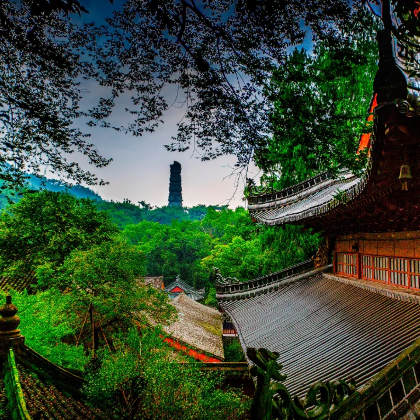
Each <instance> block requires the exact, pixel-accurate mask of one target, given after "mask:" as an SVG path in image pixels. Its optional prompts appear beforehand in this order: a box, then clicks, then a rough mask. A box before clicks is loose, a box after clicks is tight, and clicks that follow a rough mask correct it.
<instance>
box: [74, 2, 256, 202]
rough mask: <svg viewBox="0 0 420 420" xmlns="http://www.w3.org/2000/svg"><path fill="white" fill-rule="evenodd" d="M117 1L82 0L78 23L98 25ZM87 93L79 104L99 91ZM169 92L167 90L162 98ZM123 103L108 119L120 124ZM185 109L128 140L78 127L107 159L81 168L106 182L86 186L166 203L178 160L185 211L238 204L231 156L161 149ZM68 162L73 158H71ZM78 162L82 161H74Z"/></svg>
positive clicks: (240, 184) (110, 195) (109, 196)
mask: <svg viewBox="0 0 420 420" xmlns="http://www.w3.org/2000/svg"><path fill="white" fill-rule="evenodd" d="M120 3H121V1H115V2H114V5H111V4H110V3H108V2H104V1H100V2H98V1H93V0H85V1H83V2H82V4H83V5H84V6H85V7H86V8H87V10H88V11H89V15H87V16H86V15H85V16H82V18H83V20H84V21H85V22H86V21H92V20H94V21H95V22H96V23H101V21H102V20H103V18H104V16H106V15H107V14H110V13H111V11H112V10H113V8H115V7H118V6H119V4H120ZM84 88H85V89H86V90H87V91H88V93H87V95H86V98H85V100H84V101H85V102H84V104H83V103H82V106H88V105H94V104H95V102H96V100H97V99H98V98H99V96H100V94H101V93H103V92H101V90H100V88H99V87H98V86H97V85H95V84H90V85H87V86H84ZM170 94H171V93H170V92H168V95H170ZM128 105H129V99H128V95H127V97H126V98H121V99H120V100H119V101H118V102H117V104H116V107H115V110H114V112H113V115H112V118H111V121H112V122H113V123H114V124H116V125H117V126H118V125H125V124H126V121H127V113H126V112H125V111H124V108H125V107H126V106H128ZM184 113H185V108H183V109H182V108H178V109H176V108H172V109H171V110H170V111H169V112H168V113H167V114H166V115H165V116H164V118H163V119H164V124H162V125H160V126H159V127H158V128H157V130H156V131H155V132H154V133H146V134H144V135H143V136H142V137H133V136H132V135H131V134H124V133H121V132H117V131H115V130H112V129H109V128H108V129H101V128H83V127H82V126H80V127H81V128H83V131H86V132H89V133H91V138H90V141H91V142H92V143H93V144H94V145H95V146H96V147H97V148H98V150H99V151H100V153H101V154H102V155H103V156H104V157H107V158H112V159H113V161H112V162H111V163H110V164H109V165H108V166H107V167H105V168H102V169H96V168H95V170H93V168H92V169H91V168H89V167H88V166H87V165H84V168H85V169H89V170H91V171H92V172H94V173H95V174H96V175H97V176H98V177H99V178H102V179H103V180H104V181H107V182H109V185H105V186H93V187H91V188H92V189H93V190H94V191H95V192H97V193H98V194H99V195H101V197H102V198H104V199H105V200H114V201H122V200H123V199H124V198H128V199H130V200H131V201H132V202H133V203H137V202H139V201H145V202H147V203H150V204H152V205H155V206H164V205H167V203H168V195H169V171H170V169H169V165H170V164H172V163H173V162H174V161H178V162H179V163H180V164H181V165H182V173H181V175H182V195H183V204H184V206H185V207H192V206H195V205H198V204H205V205H219V204H220V205H223V204H228V205H229V207H231V208H235V207H237V206H244V205H245V202H244V201H243V200H242V196H243V194H242V193H243V189H244V187H245V185H244V176H245V174H244V173H243V174H242V176H240V177H238V176H237V172H236V171H235V167H234V165H235V163H236V157H235V156H223V157H220V158H218V159H216V160H212V161H205V162H202V161H201V160H200V155H199V154H198V153H192V152H191V151H189V150H188V151H186V152H182V153H178V152H172V153H171V152H168V151H167V150H166V149H165V148H164V145H165V144H168V143H171V137H172V136H174V135H175V134H176V130H177V127H176V124H177V122H179V121H180V120H181V119H182V116H183V114H184ZM72 158H73V159H74V155H72ZM80 162H81V163H82V164H83V159H80ZM257 173H258V170H257V168H255V167H254V166H252V167H250V168H249V172H248V174H247V176H248V177H254V176H256V175H257Z"/></svg>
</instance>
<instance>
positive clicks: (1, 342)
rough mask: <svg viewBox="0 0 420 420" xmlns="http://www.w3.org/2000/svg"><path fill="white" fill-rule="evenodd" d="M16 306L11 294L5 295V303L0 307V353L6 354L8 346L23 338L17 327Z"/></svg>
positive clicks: (21, 340)
mask: <svg viewBox="0 0 420 420" xmlns="http://www.w3.org/2000/svg"><path fill="white" fill-rule="evenodd" d="M17 311H18V308H17V307H16V306H15V305H13V303H12V296H10V295H7V296H6V303H5V304H4V305H3V306H2V307H1V308H0V315H1V317H0V355H1V354H3V355H4V354H6V353H7V351H8V350H9V348H10V347H12V346H16V345H20V344H23V342H24V340H25V338H24V337H23V335H21V334H20V330H18V329H17V327H18V326H19V324H20V318H19V317H18V316H17V315H16V313H17Z"/></svg>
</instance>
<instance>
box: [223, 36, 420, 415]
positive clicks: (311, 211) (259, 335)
mask: <svg viewBox="0 0 420 420" xmlns="http://www.w3.org/2000/svg"><path fill="white" fill-rule="evenodd" d="M382 32H384V31H382ZM381 36H383V33H382V34H381V33H380V34H379V36H378V38H379V40H380V39H381ZM379 47H380V63H379V66H380V70H379V71H378V75H377V77H376V79H375V84H374V88H375V98H374V101H373V106H374V132H373V135H372V136H370V137H369V136H368V138H367V139H366V136H364V137H362V139H361V143H362V142H363V145H362V144H361V147H362V146H363V147H364V146H367V147H368V148H369V162H368V165H367V168H366V170H365V172H364V174H363V176H360V177H358V176H356V175H354V174H352V173H351V172H349V171H346V170H343V171H342V172H341V173H340V174H339V176H338V177H335V178H334V177H332V176H330V175H329V174H328V173H322V174H320V175H318V176H315V177H313V178H311V179H308V180H307V181H305V182H301V183H299V184H297V185H295V186H293V187H291V188H286V189H284V190H281V191H277V192H273V193H270V194H255V195H252V196H251V197H250V198H249V200H248V209H249V212H250V215H251V217H252V218H253V219H254V220H255V221H256V222H259V223H264V224H267V225H271V226H281V225H284V224H286V223H289V224H298V225H303V226H304V227H305V228H312V229H313V230H314V231H315V232H324V244H323V246H322V247H320V249H319V250H318V252H317V254H316V256H315V257H314V258H313V259H312V260H309V261H305V262H303V263H301V264H299V265H296V266H294V267H290V268H288V269H286V270H283V271H280V272H277V273H273V274H271V275H268V276H265V277H260V278H257V279H254V280H250V281H247V282H245V283H239V282H235V283H229V282H227V281H224V279H223V278H221V277H220V276H219V278H218V286H217V298H218V301H219V305H220V307H221V308H222V310H223V311H225V312H226V313H227V314H228V316H229V317H230V318H231V320H232V322H233V324H234V326H235V328H236V330H237V332H238V335H239V339H240V342H241V345H242V347H243V349H244V352H245V353H247V360H248V362H249V364H250V365H251V366H254V367H255V369H257V366H258V368H260V367H261V366H262V365H261V366H260V364H258V363H257V364H256V361H257V359H256V358H255V350H253V349H258V348H264V349H268V350H269V351H270V352H272V353H271V356H270V357H278V359H277V361H278V362H279V363H281V364H282V365H283V370H282V374H285V375H286V378H285V379H284V381H282V382H283V384H282V386H283V385H284V386H285V387H287V392H288V393H290V395H289V394H287V392H286V391H284V392H283V391H282V392H283V393H280V397H279V398H285V399H284V401H286V400H287V398H288V397H287V398H286V397H285V395H286V394H287V395H289V396H293V395H297V396H298V397H299V398H302V397H304V396H305V395H307V399H306V400H300V402H296V401H298V400H293V401H294V402H290V401H292V400H290V401H289V400H287V401H288V402H287V403H286V402H284V404H283V406H282V407H286V406H287V407H288V408H287V409H288V410H289V409H290V410H292V408H291V407H292V406H293V404H295V405H294V406H293V407H294V408H293V410H295V411H294V412H295V413H298V412H301V414H299V415H300V416H301V417H299V416H297V415H296V417H293V418H299V419H300V418H325V419H326V418H330V419H349V420H350V419H355V420H356V419H357V420H359V419H364V420H376V419H378V420H385V419H386V420H388V419H400V418H404V419H414V418H420V409H419V407H420V403H419V400H420V194H419V192H420V166H419V162H420V100H419V97H418V92H417V91H416V89H410V86H408V95H407V85H405V86H404V81H405V79H404V76H402V78H401V75H402V73H401V72H400V71H399V70H395V61H394V60H393V57H392V56H391V57H390V56H389V50H388V51H384V48H383V45H382V46H381V43H380V44H379ZM387 54H388V56H387ZM384 57H385V58H384ZM381 63H382V64H381ZM384 63H385V64H384ZM387 66H388V67H387ZM393 66H394V67H393ZM389 67H393V69H392V72H390V74H392V75H393V77H388V78H387V77H384V69H385V70H387V71H388V70H389ZM398 72H400V74H398ZM395 75H396V76H395ZM403 79H404V81H403ZM416 92H417V93H416ZM250 349H251V350H250ZM267 354H268V353H267ZM273 355H274V356H273ZM265 362H266V361H265ZM265 362H264V363H265ZM267 365H268V364H267ZM251 372H252V371H251ZM336 380H340V381H344V382H337V381H336ZM353 380H354V381H355V385H354V382H353ZM319 381H322V382H323V383H324V384H326V385H325V386H324V389H326V390H328V389H329V390H330V391H331V394H334V392H335V391H334V390H337V388H334V387H337V386H341V385H337V384H344V383H351V384H353V385H352V386H350V387H347V388H346V387H345V386H344V385H343V387H344V388H343V389H348V390H350V391H351V392H350V391H349V392H348V395H345V393H344V392H342V391H340V392H341V393H339V394H334V395H336V398H335V399H334V398H332V399H331V402H330V404H331V406H330V408H329V409H328V410H329V411H327V412H325V411H324V412H323V413H324V414H322V416H321V415H320V416H318V417H316V416H315V415H314V416H308V417H304V415H303V414H302V413H303V412H305V413H306V412H309V411H311V410H314V408H313V406H314V405H315V407H316V406H317V405H318V404H319V405H321V403H320V402H319V401H318V402H316V401H315V400H313V399H312V400H311V398H310V397H309V395H311V392H313V391H314V390H317V389H318V390H319V389H320V387H322V386H321V385H319V384H320V382H319ZM331 381H336V382H331ZM313 384H315V385H313ZM331 384H335V385H331ZM282 389H283V388H282ZM309 390H311V391H310V392H309V394H308V391H309ZM333 391H334V392H333ZM325 392H327V391H325ZM337 395H339V397H337ZM344 397H345V398H344ZM325 398H326V399H328V398H330V397H328V398H327V397H325ZM321 399H322V398H321ZM305 401H306V402H305ZM310 401H312V408H311V407H310V403H309V402H310ZM334 401H335V402H334ZM338 402H339V403H340V404H338ZM287 404H289V405H287ZM299 410H300V411H299ZM305 410H307V411H305ZM282 418H283V417H282ZM284 418H286V417H284ZM287 418H292V417H287Z"/></svg>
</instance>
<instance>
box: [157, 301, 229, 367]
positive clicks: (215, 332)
mask: <svg viewBox="0 0 420 420" xmlns="http://www.w3.org/2000/svg"><path fill="white" fill-rule="evenodd" d="M172 304H173V305H174V306H175V308H176V310H177V314H178V319H177V320H176V321H175V322H174V323H172V324H171V325H169V326H168V327H164V330H165V332H166V333H167V334H168V336H166V337H165V338H164V341H165V342H167V343H168V344H169V345H170V346H172V347H174V348H176V349H177V350H180V351H182V352H184V353H185V354H187V355H189V356H191V357H193V358H195V359H197V360H201V361H202V362H213V363H214V362H222V361H223V360H224V353H223V341H222V333H223V332H222V314H221V313H220V312H219V311H217V310H216V309H212V308H209V307H208V306H205V305H202V304H201V303H198V302H196V301H195V300H194V299H191V298H190V297H188V296H187V295H186V294H184V293H180V294H178V296H177V297H176V298H175V299H174V300H173V302H172Z"/></svg>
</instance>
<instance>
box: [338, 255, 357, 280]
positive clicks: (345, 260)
mask: <svg viewBox="0 0 420 420" xmlns="http://www.w3.org/2000/svg"><path fill="white" fill-rule="evenodd" d="M336 255H337V274H344V275H346V276H352V277H354V276H356V275H357V254H355V253H354V254H345V253H342V252H338V253H337V254H336Z"/></svg>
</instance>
